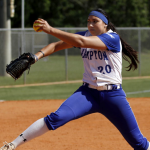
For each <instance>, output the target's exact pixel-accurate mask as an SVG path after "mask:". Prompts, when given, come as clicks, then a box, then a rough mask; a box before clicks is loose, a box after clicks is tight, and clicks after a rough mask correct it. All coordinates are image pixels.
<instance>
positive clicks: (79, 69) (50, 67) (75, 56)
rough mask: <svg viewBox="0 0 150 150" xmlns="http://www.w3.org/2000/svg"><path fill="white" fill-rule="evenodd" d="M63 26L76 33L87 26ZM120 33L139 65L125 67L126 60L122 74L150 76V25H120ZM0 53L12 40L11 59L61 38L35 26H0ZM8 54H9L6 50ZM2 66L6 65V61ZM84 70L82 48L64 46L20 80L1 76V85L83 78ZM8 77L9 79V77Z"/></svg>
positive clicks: (35, 50)
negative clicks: (15, 80) (7, 27)
mask: <svg viewBox="0 0 150 150" xmlns="http://www.w3.org/2000/svg"><path fill="white" fill-rule="evenodd" d="M59 29H61V30H64V31H67V32H71V33H76V32H78V31H85V30H87V28H86V27H85V28H59ZM4 32H9V35H10V39H11V41H10V43H7V41H6V40H5V38H4V34H3V33H4ZM117 32H118V34H119V35H120V36H121V37H122V38H123V39H124V40H125V41H126V42H127V43H128V44H130V45H131V46H132V47H133V48H134V49H135V50H136V51H138V53H139V55H138V56H139V60H140V63H139V68H138V69H137V70H136V71H130V72H128V71H126V68H125V67H126V66H128V63H126V62H125V61H123V71H122V75H123V77H130V76H150V28H144V27H140V28H117ZM0 39H1V42H2V43H3V44H0V54H1V56H2V58H1V60H2V59H5V57H3V56H5V55H6V54H5V49H4V47H3V46H2V45H7V44H10V49H11V54H10V55H11V60H13V59H15V58H17V57H18V56H19V55H20V54H22V53H24V52H32V53H36V52H38V51H39V50H40V49H41V48H43V47H44V46H46V45H48V44H49V43H52V42H56V41H58V40H59V39H57V38H55V37H53V36H52V35H48V34H46V33H44V32H38V33H37V32H35V31H34V30H33V29H32V28H26V29H24V30H21V29H11V30H7V29H0ZM7 55H8V54H7ZM0 65H1V67H5V66H4V65H5V64H3V61H1V63H0ZM83 72H84V68H83V63H82V59H81V56H80V50H79V49H78V48H71V49H65V50H62V51H59V52H56V53H54V54H52V55H50V56H48V57H45V58H43V59H41V60H39V62H37V63H36V64H34V65H33V66H32V67H31V70H30V74H29V75H26V74H27V73H25V74H24V75H23V76H22V77H21V78H22V79H19V81H17V82H12V81H11V80H10V79H9V77H5V76H0V81H1V83H2V85H6V84H22V83H41V82H55V81H65V80H81V79H82V74H83ZM7 80H8V81H7Z"/></svg>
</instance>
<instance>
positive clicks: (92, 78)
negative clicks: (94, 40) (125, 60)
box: [81, 43, 122, 86]
mask: <svg viewBox="0 0 150 150" xmlns="http://www.w3.org/2000/svg"><path fill="white" fill-rule="evenodd" d="M120 44H121V43H120ZM81 56H82V59H83V62H84V74H83V81H84V82H88V83H90V84H92V85H95V86H102V85H105V84H121V83H122V76H121V71H122V53H121V51H120V52H118V53H114V52H112V51H108V50H97V49H91V48H81Z"/></svg>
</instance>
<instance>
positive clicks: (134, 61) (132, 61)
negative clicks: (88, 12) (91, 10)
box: [95, 8, 139, 71]
mask: <svg viewBox="0 0 150 150" xmlns="http://www.w3.org/2000/svg"><path fill="white" fill-rule="evenodd" d="M95 11H98V12H100V13H102V14H103V15H104V16H105V17H106V18H107V19H108V25H107V30H109V29H111V30H112V31H114V32H117V31H116V28H115V26H114V25H113V24H112V23H111V22H110V20H109V17H108V15H107V14H106V12H105V11H104V10H103V9H100V8H98V9H96V10H95ZM120 40H121V43H122V57H123V58H124V59H125V60H126V61H127V62H128V63H129V66H127V67H126V68H128V70H127V71H130V70H131V69H133V70H135V69H137V67H138V63H139V60H138V55H137V51H135V50H134V49H133V48H132V47H131V46H130V45H129V44H127V43H126V42H125V41H124V40H123V39H122V38H121V37H120Z"/></svg>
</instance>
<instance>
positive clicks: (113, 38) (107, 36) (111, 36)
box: [98, 33, 120, 53]
mask: <svg viewBox="0 0 150 150" xmlns="http://www.w3.org/2000/svg"><path fill="white" fill-rule="evenodd" d="M98 37H99V38H100V39H101V40H102V42H103V43H104V44H105V45H106V46H107V48H108V50H110V51H112V52H114V53H118V52H120V37H119V35H118V34H116V33H104V34H101V35H98Z"/></svg>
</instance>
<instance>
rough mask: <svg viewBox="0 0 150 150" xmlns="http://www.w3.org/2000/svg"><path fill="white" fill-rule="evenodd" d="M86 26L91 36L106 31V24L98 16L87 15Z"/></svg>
mask: <svg viewBox="0 0 150 150" xmlns="http://www.w3.org/2000/svg"><path fill="white" fill-rule="evenodd" d="M87 27H88V30H89V31H90V33H91V34H92V35H93V36H96V35H100V34H103V33H106V32H107V28H106V24H105V23H104V22H103V21H102V20H101V19H100V18H98V17H95V16H89V17H88V20H87Z"/></svg>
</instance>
